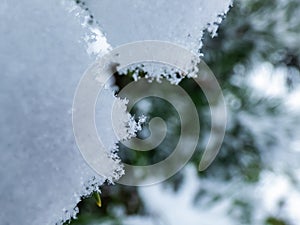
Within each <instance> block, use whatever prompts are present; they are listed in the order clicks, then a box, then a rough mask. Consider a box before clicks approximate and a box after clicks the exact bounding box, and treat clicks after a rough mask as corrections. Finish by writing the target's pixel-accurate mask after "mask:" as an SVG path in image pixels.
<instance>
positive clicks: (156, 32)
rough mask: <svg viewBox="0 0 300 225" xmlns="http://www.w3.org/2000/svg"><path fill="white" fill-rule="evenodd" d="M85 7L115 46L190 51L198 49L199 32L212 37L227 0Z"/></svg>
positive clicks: (123, 0)
mask: <svg viewBox="0 0 300 225" xmlns="http://www.w3.org/2000/svg"><path fill="white" fill-rule="evenodd" d="M85 2H86V7H88V9H89V10H90V12H91V13H92V15H93V16H94V18H95V19H96V20H97V22H98V23H99V24H100V25H101V27H102V30H103V32H105V34H106V36H107V39H108V41H109V43H110V44H111V45H112V46H113V47H115V46H118V45H121V44H126V43H129V42H133V41H143V40H160V41H169V42H172V43H176V44H179V45H182V46H184V47H186V48H188V49H190V50H192V51H193V52H198V50H199V49H200V47H201V38H202V35H203V30H204V29H206V28H208V30H209V31H210V32H211V33H212V35H213V36H214V35H216V29H217V27H218V24H219V23H220V22H221V21H222V17H223V16H224V15H225V14H226V12H227V11H228V9H229V5H230V4H231V3H232V1H231V0H189V1H186V2H185V1H181V0H172V1H167V0H149V1H138V0H114V1H111V0H101V1H98V0H86V1H85Z"/></svg>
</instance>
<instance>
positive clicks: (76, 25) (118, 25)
mask: <svg viewBox="0 0 300 225" xmlns="http://www.w3.org/2000/svg"><path fill="white" fill-rule="evenodd" d="M230 2H231V1H229V0H224V1H221V2H220V1H219V0H214V1H196V0H194V1H191V2H190V3H189V4H184V5H182V2H180V1H169V2H167V1H153V2H152V3H151V4H150V3H149V2H146V1H144V2H142V1H136V2H135V3H134V4H132V2H131V1H106V0H104V1H102V2H101V4H99V2H97V3H96V1H88V5H89V7H90V8H91V11H92V12H93V13H95V16H97V20H99V21H100V24H101V26H102V28H103V30H104V31H105V32H106V36H105V35H104V34H103V32H102V31H101V29H99V27H98V26H97V25H88V24H87V22H86V21H87V16H88V15H86V14H85V13H84V12H83V11H82V10H81V9H79V7H77V6H76V5H75V3H74V2H71V1H70V2H68V1H64V2H63V3H62V2H61V1H59V0H54V1H38V0H31V1H17V0H10V1H3V2H1V7H0V33H1V37H0V49H1V51H0V67H1V83H0V87H1V88H0V115H1V117H0V124H1V129H0V148H1V153H2V155H1V157H0V164H1V169H0V177H1V183H0V207H1V211H0V221H1V224H5V225H10V224H13V225H14V224H23V225H29V224H30V225H37V224H38V225H39V224H56V223H57V224H61V223H62V222H63V221H66V220H68V219H70V217H75V216H76V213H77V212H78V209H76V208H75V207H76V205H77V203H78V202H79V201H80V197H82V196H85V195H88V194H90V193H91V192H92V191H93V190H98V187H99V185H101V184H102V183H103V182H104V180H105V178H104V177H102V176H99V175H98V174H97V173H95V172H94V170H92V169H91V168H90V167H89V166H88V165H87V164H86V162H85V161H84V159H83V157H82V156H81V154H80V152H79V151H78V148H77V146H76V143H75V138H74V135H73V128H72V112H73V110H74V109H73V108H72V103H73V97H74V93H75V90H76V87H77V84H78V82H79V81H80V78H81V76H82V74H83V72H84V71H85V70H86V68H88V66H89V65H90V64H91V63H92V62H93V61H94V59H95V56H98V57H99V56H101V55H103V54H104V53H106V52H108V51H109V50H110V49H111V46H113V47H115V46H117V45H120V44H124V43H127V42H130V41H135V40H144V39H158V40H165V41H171V42H175V43H178V44H181V45H183V46H185V47H188V48H189V49H191V50H193V51H195V52H197V51H198V49H199V47H200V46H201V41H200V40H201V37H202V30H203V29H204V28H206V27H207V24H208V23H210V24H211V25H210V26H211V27H212V28H211V29H210V30H211V32H215V28H216V27H217V25H216V24H215V23H214V22H217V23H219V22H220V21H221V20H220V17H218V15H219V14H224V13H225V12H226V11H227V10H228V5H229V3H230ZM158 9H159V10H158ZM191 9H192V10H191ZM128 12H130V13H128ZM116 15H117V16H116ZM154 15H155V17H153V16H154ZM106 38H107V39H106ZM107 94H108V93H107ZM108 95H110V97H109V98H106V100H105V99H104V101H103V102H102V103H101V104H102V108H101V112H99V113H100V114H101V115H100V116H99V117H98V119H99V121H100V122H99V124H104V123H105V126H109V124H107V120H105V119H106V118H108V117H109V116H110V109H111V108H112V99H114V100H115V101H118V100H116V98H115V97H113V96H112V94H111V93H110V94H108ZM120 104H121V105H122V104H123V103H120ZM121 108H122V109H123V108H124V107H121ZM75 110H76V109H75ZM120 114H122V115H123V116H124V117H123V118H128V114H126V113H125V112H123V111H120ZM101 121H102V122H103V123H101ZM98 128H99V126H98ZM124 129H125V126H124ZM100 130H101V127H100ZM102 131H103V130H102ZM100 132H101V131H100ZM112 132H113V129H110V128H109V129H108V131H107V132H103V133H104V134H101V135H104V136H103V139H104V140H105V145H106V146H107V148H109V150H111V151H112V150H113V149H114V148H115V142H117V141H118V140H119V139H118V137H117V136H116V135H115V134H114V133H112ZM129 133H130V132H129ZM120 134H121V136H124V132H123V131H122V130H120ZM102 163H104V164H105V162H102Z"/></svg>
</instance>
